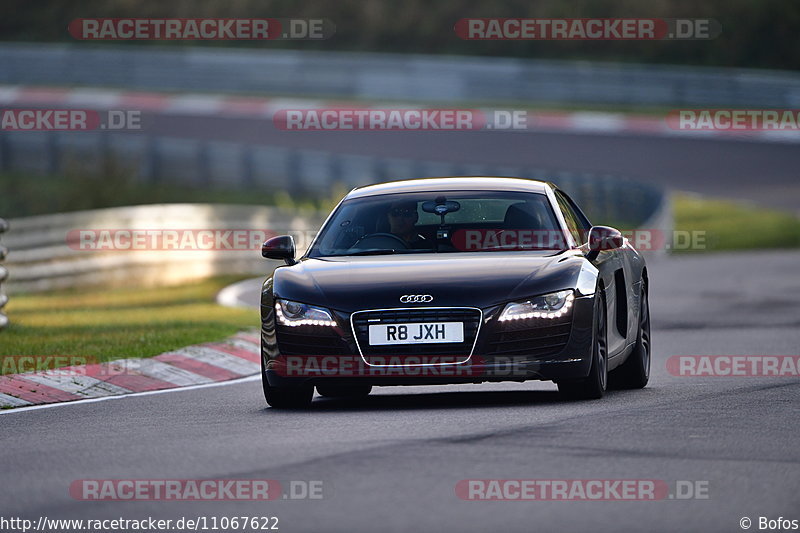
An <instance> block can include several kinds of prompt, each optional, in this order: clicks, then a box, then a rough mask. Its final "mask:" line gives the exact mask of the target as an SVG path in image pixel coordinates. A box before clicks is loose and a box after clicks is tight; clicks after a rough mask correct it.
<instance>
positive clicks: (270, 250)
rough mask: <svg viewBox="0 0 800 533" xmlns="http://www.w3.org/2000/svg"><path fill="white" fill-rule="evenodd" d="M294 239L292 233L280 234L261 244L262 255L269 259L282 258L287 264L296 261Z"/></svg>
mask: <svg viewBox="0 0 800 533" xmlns="http://www.w3.org/2000/svg"><path fill="white" fill-rule="evenodd" d="M294 254H295V248H294V239H293V238H292V236H291V235H280V236H278V237H273V238H271V239H268V240H266V241H264V244H262V245H261V255H262V256H263V257H266V258H267V259H280V260H283V261H285V262H286V264H287V265H293V264H295V263H296V261H295V260H294Z"/></svg>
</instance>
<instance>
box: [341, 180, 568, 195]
mask: <svg viewBox="0 0 800 533" xmlns="http://www.w3.org/2000/svg"><path fill="white" fill-rule="evenodd" d="M548 185H550V186H552V185H551V184H550V183H548V182H546V181H539V180H532V179H527V178H507V177H498V176H451V177H442V178H416V179H410V180H401V181H389V182H385V183H376V184H373V185H365V186H363V187H356V188H355V189H353V190H352V191H350V193H349V194H348V195H347V196H346V199H348V200H349V199H351V198H363V197H366V196H378V195H381V194H395V193H404V192H433V191H442V190H447V191H522V192H535V193H542V194H544V193H545V191H546V188H547V186H548Z"/></svg>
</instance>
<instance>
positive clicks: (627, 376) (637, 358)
mask: <svg viewBox="0 0 800 533" xmlns="http://www.w3.org/2000/svg"><path fill="white" fill-rule="evenodd" d="M651 354H652V347H651V345H650V304H649V302H648V300H647V287H646V286H645V285H644V284H643V285H642V294H641V309H640V311H639V332H638V334H637V336H636V345H635V346H634V347H633V352H631V354H630V355H629V356H628V358H627V359H626V360H625V362H624V363H622V365H621V366H620V367H619V368H617V369H616V370H614V371H613V372H612V373H611V386H612V387H614V388H615V389H641V388H644V386H645V385H647V381H648V380H649V379H650V359H651Z"/></svg>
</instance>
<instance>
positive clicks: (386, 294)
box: [261, 177, 651, 408]
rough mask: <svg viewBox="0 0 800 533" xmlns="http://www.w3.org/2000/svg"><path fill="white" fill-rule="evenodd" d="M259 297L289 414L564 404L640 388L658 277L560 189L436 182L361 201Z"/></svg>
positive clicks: (272, 400) (284, 255)
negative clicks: (360, 406)
mask: <svg viewBox="0 0 800 533" xmlns="http://www.w3.org/2000/svg"><path fill="white" fill-rule="evenodd" d="M262 255H263V256H264V257H266V258H269V259H276V260H282V261H283V262H284V263H285V264H283V265H280V266H278V267H277V268H275V270H274V273H273V274H272V275H271V276H270V277H269V278H268V279H266V280H265V282H264V283H263V286H262V291H261V351H262V357H261V359H262V361H261V364H262V382H263V389H264V395H265V398H266V401H267V403H268V404H269V405H270V406H272V407H276V408H297V407H303V406H307V405H308V404H309V403H310V402H311V400H312V397H313V392H314V388H315V387H316V389H317V392H318V393H319V394H320V395H322V396H329V397H350V398H357V397H362V396H366V395H367V394H369V393H370V391H371V390H372V387H374V386H397V385H426V384H427V385H434V384H436V385H439V384H457V383H484V382H498V381H520V382H521V381H526V380H551V381H554V382H555V383H556V384H557V385H558V389H559V391H560V392H561V393H562V394H563V395H564V396H566V397H570V398H578V399H597V398H601V397H602V396H603V395H604V393H605V392H606V390H607V389H608V388H609V387H615V388H641V387H644V386H645V385H646V384H647V381H648V378H649V373H650V353H651V342H650V314H649V306H648V273H647V266H646V264H645V261H644V259H643V257H642V255H641V254H640V253H639V252H637V250H635V249H634V248H633V247H632V246H631V244H630V242H629V241H628V240H627V239H626V238H625V237H624V236H623V235H622V234H621V232H620V231H618V230H616V229H614V228H610V227H607V226H592V225H591V223H590V222H589V219H588V218H587V217H586V215H585V214H584V213H583V211H582V210H581V209H580V208H579V207H578V206H577V205H576V204H575V202H573V200H572V199H571V198H570V197H569V196H568V195H567V194H565V193H564V192H563V191H561V190H560V189H559V188H558V187H556V186H555V185H554V184H552V183H549V182H542V181H534V180H529V179H522V178H501V177H450V178H422V179H414V180H405V181H397V182H389V183H382V184H376V185H369V186H365V187H359V188H356V189H353V190H352V191H351V192H350V193H349V194H347V195H346V196H345V197H344V198H343V199H342V200H341V202H340V203H339V204H338V205H337V206H336V208H335V209H334V210H333V211H332V212H331V214H330V215H329V216H328V218H327V219H326V221H325V222H324V224H323V225H322V227H321V229H320V231H319V233H318V234H317V236H316V237H315V238H314V240H313V241H312V242H311V244H310V245H309V247H308V249H307V251H305V253H304V254H303V255H302V256H301V257H299V258H296V257H295V256H296V252H295V244H294V241H293V239H292V237H291V236H279V237H274V238H272V239H270V240H268V241H266V242H265V243H264V245H263V246H262Z"/></svg>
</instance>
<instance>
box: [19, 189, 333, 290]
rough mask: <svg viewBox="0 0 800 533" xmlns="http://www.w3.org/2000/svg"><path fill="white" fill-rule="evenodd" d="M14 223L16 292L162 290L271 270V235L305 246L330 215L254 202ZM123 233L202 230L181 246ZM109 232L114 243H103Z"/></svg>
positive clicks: (85, 213) (133, 208) (108, 212)
mask: <svg viewBox="0 0 800 533" xmlns="http://www.w3.org/2000/svg"><path fill="white" fill-rule="evenodd" d="M11 223H12V224H13V226H14V231H13V232H11V233H9V235H8V245H9V246H10V247H11V248H12V249H13V250H14V253H13V254H12V257H11V258H10V260H9V261H8V262H7V265H6V266H7V267H8V270H9V272H10V273H11V276H12V279H13V283H11V284H10V285H9V287H8V290H9V292H11V293H12V294H16V293H21V292H41V291H48V290H54V289H66V288H72V287H89V286H96V287H154V286H160V285H171V284H179V283H186V282H190V281H195V280H199V279H204V278H208V277H210V276H217V275H231V274H247V275H258V274H263V273H264V272H265V269H266V268H268V267H267V266H266V263H265V262H264V259H263V258H262V257H261V254H260V246H261V242H262V241H263V238H264V237H269V236H272V234H274V233H279V234H289V235H292V236H294V238H295V241H296V243H297V247H298V250H301V251H304V250H305V248H306V247H307V246H308V245H309V244H310V242H311V238H312V237H313V234H314V232H315V231H316V230H317V228H318V227H319V225H320V224H321V223H322V218H321V217H320V216H319V215H316V214H314V213H297V212H293V211H288V210H284V209H279V208H275V207H261V206H252V205H223V204H156V205H140V206H130V207H112V208H107V209H93V210H87V211H77V212H74V213H60V214H53V215H40V216H33V217H23V218H16V219H12V220H11ZM117 230H123V233H124V232H128V233H129V234H131V235H133V234H136V233H138V234H139V235H140V236H141V235H142V234H143V233H144V232H146V231H154V232H156V233H157V234H158V233H160V234H161V235H162V236H163V235H164V234H167V233H173V234H177V233H180V234H183V233H189V234H194V235H196V237H195V238H196V239H197V241H196V242H197V246H193V245H192V244H191V243H189V244H188V245H187V246H185V247H182V246H177V245H178V242H179V241H175V242H174V243H173V244H174V245H176V246H177V248H176V247H174V246H158V245H156V246H154V247H151V246H149V244H148V242H149V241H147V240H146V239H142V241H141V243H140V244H141V246H135V245H133V244H132V243H133V242H134V241H132V240H130V239H132V237H125V236H124V235H123V236H122V241H121V242H122V244H121V245H116V244H114V242H115V237H113V236H111V235H112V234H115V233H117ZM209 230H212V231H213V230H218V232H219V233H218V235H219V236H220V238H222V239H223V242H222V244H221V245H219V246H217V245H215V244H214V243H215V242H216V241H215V240H214V238H215V237H212V238H211V240H210V241H200V237H197V235H198V232H199V231H204V232H208V231H209ZM241 230H250V231H249V232H247V233H246V234H245V235H244V236H243V237H242V238H241V239H238V240H237V239H235V238H234V237H233V236H230V235H229V236H227V237H226V236H225V235H224V233H225V232H226V231H227V232H228V233H229V234H230V233H232V232H233V231H241ZM81 232H84V234H88V235H89V236H90V238H89V240H90V241H91V243H89V244H90V245H89V246H86V247H84V245H83V244H84V241H83V237H82V233H81ZM267 233H268V234H267ZM103 234H105V235H107V236H108V239H109V240H107V241H103V240H102V239H103ZM264 234H267V235H264ZM92 235H94V236H92ZM256 237H257V238H258V239H257V242H256V240H254V239H255V238H256ZM125 239H128V240H125ZM251 241H252V242H251ZM87 242H88V241H87ZM157 242H163V241H157ZM226 244H227V245H235V246H233V247H231V248H226V247H225V246H226Z"/></svg>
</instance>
